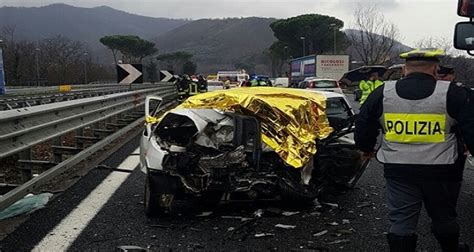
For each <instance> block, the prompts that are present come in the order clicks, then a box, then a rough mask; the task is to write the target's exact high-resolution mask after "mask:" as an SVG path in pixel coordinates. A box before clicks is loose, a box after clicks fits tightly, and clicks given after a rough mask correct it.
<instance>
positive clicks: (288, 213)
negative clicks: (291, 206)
mask: <svg viewBox="0 0 474 252" xmlns="http://www.w3.org/2000/svg"><path fill="white" fill-rule="evenodd" d="M299 213H300V212H298V211H297V212H289V211H285V212H283V213H281V214H282V215H283V216H287V217H289V216H293V215H297V214H299Z"/></svg>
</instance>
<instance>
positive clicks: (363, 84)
mask: <svg viewBox="0 0 474 252" xmlns="http://www.w3.org/2000/svg"><path fill="white" fill-rule="evenodd" d="M382 85H383V82H382V81H381V80H380V77H379V73H378V72H372V73H371V74H370V76H369V79H368V80H367V81H365V80H362V81H360V82H359V89H360V90H361V91H362V96H361V97H360V105H362V104H364V102H365V101H366V100H367V97H369V95H370V93H372V92H373V91H374V90H375V89H376V88H378V87H380V86H382Z"/></svg>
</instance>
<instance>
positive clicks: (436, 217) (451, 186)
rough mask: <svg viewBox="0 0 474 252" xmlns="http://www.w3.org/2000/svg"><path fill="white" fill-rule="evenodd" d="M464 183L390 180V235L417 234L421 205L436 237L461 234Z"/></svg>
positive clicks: (388, 185)
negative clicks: (460, 198)
mask: <svg viewBox="0 0 474 252" xmlns="http://www.w3.org/2000/svg"><path fill="white" fill-rule="evenodd" d="M460 188H461V182H449V181H447V182H446V181H419V182H414V181H410V182H409V181H405V180H403V179H401V178H387V184H386V199H387V205H388V209H389V215H388V217H389V220H390V223H391V227H390V233H393V234H395V235H399V236H410V235H413V234H415V233H416V226H417V224H418V218H419V216H420V211H421V206H422V204H424V206H425V208H426V211H427V213H428V215H429V217H430V218H431V220H432V226H431V228H432V232H433V233H434V235H435V236H437V237H438V236H451V235H459V225H458V223H457V220H456V217H457V214H456V203H457V200H458V196H459V191H460Z"/></svg>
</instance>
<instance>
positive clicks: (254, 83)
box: [250, 78, 258, 87]
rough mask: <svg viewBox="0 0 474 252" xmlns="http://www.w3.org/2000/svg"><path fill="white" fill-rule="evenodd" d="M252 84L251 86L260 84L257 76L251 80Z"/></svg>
mask: <svg viewBox="0 0 474 252" xmlns="http://www.w3.org/2000/svg"><path fill="white" fill-rule="evenodd" d="M250 86H251V87H256V86H258V80H257V78H252V79H251V80H250Z"/></svg>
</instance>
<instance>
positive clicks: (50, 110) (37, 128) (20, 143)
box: [0, 85, 176, 159]
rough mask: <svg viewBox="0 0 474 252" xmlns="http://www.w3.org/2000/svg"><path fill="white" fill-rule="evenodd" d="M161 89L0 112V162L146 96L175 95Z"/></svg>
mask: <svg viewBox="0 0 474 252" xmlns="http://www.w3.org/2000/svg"><path fill="white" fill-rule="evenodd" d="M175 90H176V88H175V87H174V86H169V85H168V86H163V87H158V88H152V89H143V90H138V91H132V92H125V93H119V94H112V95H106V96H101V97H92V98H85V99H79V100H73V101H66V102H57V103H52V104H46V105H39V106H34V107H30V108H22V109H16V110H8V111H2V112H0V159H1V158H4V157H7V156H10V155H12V154H15V153H18V152H20V151H22V150H24V149H27V148H30V147H31V146H34V145H36V144H38V143H41V142H43V141H46V140H48V139H50V138H53V137H55V136H60V135H62V134H65V133H67V132H69V131H72V130H74V129H77V128H80V127H84V126H86V125H88V124H92V123H94V122H97V121H101V120H103V119H104V118H107V117H110V116H113V115H116V114H120V113H122V112H124V111H127V110H129V109H132V108H135V107H137V106H139V105H142V104H144V101H145V97H146V96H147V95H152V94H153V95H165V94H168V93H172V92H175Z"/></svg>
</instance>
